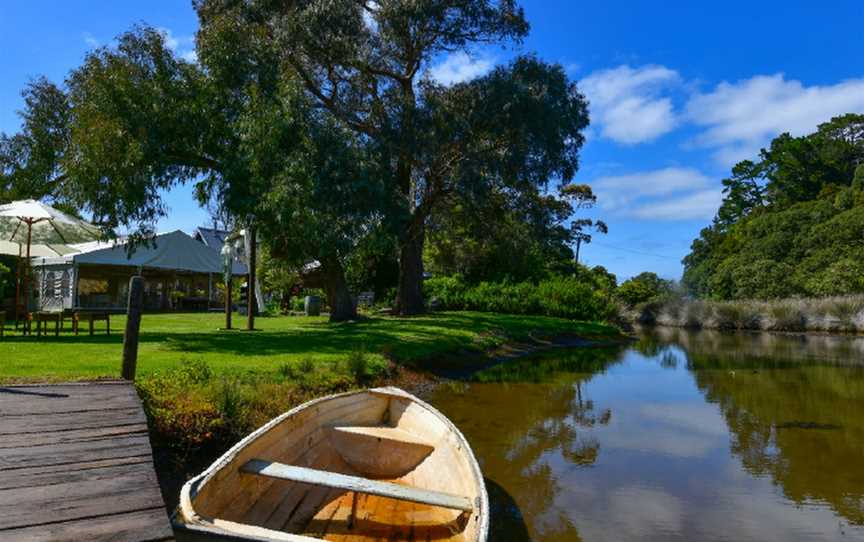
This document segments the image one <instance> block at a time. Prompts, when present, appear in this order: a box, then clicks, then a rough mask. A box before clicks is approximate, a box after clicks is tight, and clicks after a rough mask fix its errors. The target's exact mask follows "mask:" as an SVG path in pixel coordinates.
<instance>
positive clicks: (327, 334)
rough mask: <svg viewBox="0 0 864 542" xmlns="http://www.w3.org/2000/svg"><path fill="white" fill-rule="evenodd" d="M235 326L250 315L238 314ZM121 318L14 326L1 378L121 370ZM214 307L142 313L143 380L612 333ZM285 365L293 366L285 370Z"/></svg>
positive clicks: (558, 322) (75, 376) (479, 319)
mask: <svg viewBox="0 0 864 542" xmlns="http://www.w3.org/2000/svg"><path fill="white" fill-rule="evenodd" d="M234 321H235V325H237V324H239V325H245V320H244V321H241V320H240V318H237V317H236V316H235V319H234ZM125 323H126V322H125V317H124V316H122V315H118V316H116V317H114V318H113V319H112V322H111V327H112V334H111V335H110V336H106V335H105V334H104V331H101V328H100V324H101V323H97V334H96V335H94V336H92V337H91V336H89V335H87V334H86V333H83V334H81V335H78V336H75V335H73V334H72V333H71V330H70V327H71V323H70V322H68V321H67V322H66V329H65V330H64V331H63V332H62V333H61V334H60V337H54V335H53V328H52V329H51V333H49V335H48V336H42V337H35V336H32V337H23V336H21V335H20V334H18V333H15V332H13V331H10V329H9V327H8V326H7V333H6V336H5V337H3V338H2V339H0V359H2V360H3V362H2V363H0V383H7V384H8V383H10V382H26V381H31V382H32V381H52V380H80V379H93V378H104V377H113V378H116V377H118V376H119V374H120V357H121V349H122V330H123V328H124V326H125ZM223 324H224V317H223V315H221V314H218V313H209V314H208V313H181V314H146V315H144V317H143V320H142V326H141V338H140V350H139V356H138V375H139V376H140V377H147V376H148V375H151V374H153V373H157V372H164V371H166V370H170V369H172V368H175V367H177V366H178V364H179V363H180V362H181V360H195V361H201V362H204V363H206V364H207V365H208V366H209V368H210V370H211V372H212V373H213V374H214V375H218V376H248V375H259V376H265V375H268V374H269V375H275V376H278V375H280V374H282V373H284V372H286V371H288V372H290V371H291V369H290V367H291V366H292V365H293V364H298V365H299V364H303V365H307V366H308V365H309V364H312V365H314V366H316V367H323V366H336V365H338V364H339V362H343V361H345V360H347V359H348V357H349V356H350V355H351V354H352V353H354V352H357V351H362V352H364V353H365V357H366V360H367V364H368V371H369V374H370V376H375V374H376V372H377V371H379V370H383V369H384V368H385V367H386V366H387V362H388V361H395V362H397V363H411V362H415V361H417V360H422V359H424V358H429V357H432V356H435V355H439V354H445V353H453V352H459V351H463V350H477V351H481V350H485V349H488V348H491V347H494V346H497V345H499V344H501V343H504V342H507V341H520V340H524V339H526V338H528V337H529V336H531V335H541V336H543V335H545V336H554V335H562V334H572V335H609V334H612V333H615V331H614V330H613V329H612V328H609V327H606V326H604V325H602V324H594V323H584V322H574V321H572V320H565V319H560V318H550V317H544V316H525V315H503V314H491V313H480V312H442V313H434V314H430V315H426V316H421V317H415V318H407V319H405V318H393V317H378V316H374V317H370V318H368V319H364V320H361V321H358V322H351V323H344V324H330V323H328V322H327V320H326V318H324V317H320V318H317V317H299V316H298V317H291V316H284V317H283V316H280V317H271V318H257V319H256V321H255V327H256V331H254V332H247V331H243V330H239V329H235V330H231V331H224V330H220V329H219V328H220V327H221V326H222V325H223ZM286 367H289V368H288V369H286Z"/></svg>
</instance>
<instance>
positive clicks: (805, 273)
mask: <svg viewBox="0 0 864 542" xmlns="http://www.w3.org/2000/svg"><path fill="white" fill-rule="evenodd" d="M861 160H864V115H853V114H850V115H844V116H841V117H837V118H834V119H831V121H830V122H827V123H824V124H822V125H820V126H819V129H818V130H817V131H816V132H815V133H813V134H810V135H806V136H802V137H791V136H789V135H788V134H783V135H781V136H779V137H778V138H776V139H774V141H772V143H771V146H770V148H769V149H767V150H763V151H762V152H761V154H760V159H759V161H758V162H756V163H754V162H750V161H745V162H741V163H739V164H738V165H736V166H735V168H733V176H732V178H730V179H726V180H724V186H725V190H724V192H725V198H724V201H723V204H722V206H721V208H720V210H719V211H718V215H717V218H716V219H715V220H714V223H713V224H712V225H711V226H710V227H708V228H705V229H704V230H702V232H701V234H700V237H699V238H698V239H696V240H695V241H693V244H692V246H691V251H690V254H688V255H687V257H685V258H684V276H683V279H682V282H683V283H684V285H685V286H686V287H687V289H688V290H689V291H690V292H691V293H693V294H696V295H698V296H702V297H709V298H713V299H741V298H754V299H774V298H781V297H788V296H824V295H840V294H852V293H859V292H864V280H862V278H861V276H862V275H861V272H862V270H864V269H862V265H861V264H860V263H859V262H861V261H864V243H862V242H861V239H862V235H864V234H862V232H864V184H862V183H864V181H862V179H864V170H862V169H861V166H860V165H858V164H859V163H860V162H861Z"/></svg>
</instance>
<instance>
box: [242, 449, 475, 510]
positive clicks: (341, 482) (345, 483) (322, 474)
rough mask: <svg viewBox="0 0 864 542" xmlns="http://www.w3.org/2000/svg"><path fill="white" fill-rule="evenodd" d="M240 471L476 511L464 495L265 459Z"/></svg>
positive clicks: (254, 460) (256, 460) (251, 462)
mask: <svg viewBox="0 0 864 542" xmlns="http://www.w3.org/2000/svg"><path fill="white" fill-rule="evenodd" d="M240 470H241V471H242V472H245V473H247V474H257V475H259V476H267V477H269V478H276V479H279V480H288V481H291V482H299V483H302V484H311V485H316V486H324V487H331V488H335V489H345V490H347V491H353V492H354V493H355V494H356V493H363V494H367V495H377V496H379V497H387V498H390V499H397V500H400V501H408V502H414V503H419V504H428V505H431V506H439V507H441V508H449V509H451V510H460V511H462V512H471V511H472V510H474V504H473V503H472V502H471V499H469V498H468V497H465V496H462V495H453V494H452V493H443V492H440V491H431V490H429V489H420V488H416V487H411V486H404V485H400V484H394V483H391V482H380V481H378V480H370V479H368V478H360V477H359V476H349V475H347V474H340V473H337V472H328V471H322V470H316V469H309V468H306V467H297V466H295V465H285V464H284V463H276V462H273V461H265V460H263V459H252V460H251V461H248V462H247V463H246V464H245V465H243V466H242V467H241V468H240Z"/></svg>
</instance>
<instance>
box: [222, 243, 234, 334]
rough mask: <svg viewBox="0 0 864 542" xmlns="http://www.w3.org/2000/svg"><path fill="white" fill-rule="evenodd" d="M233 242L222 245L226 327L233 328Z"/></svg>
mask: <svg viewBox="0 0 864 542" xmlns="http://www.w3.org/2000/svg"><path fill="white" fill-rule="evenodd" d="M231 245H232V242H231V241H229V240H226V241H225V244H224V245H222V271H223V279H224V281H225V329H231V309H232V306H231V287H232V285H231V279H232V278H233V277H234V249H233V248H232V246H231Z"/></svg>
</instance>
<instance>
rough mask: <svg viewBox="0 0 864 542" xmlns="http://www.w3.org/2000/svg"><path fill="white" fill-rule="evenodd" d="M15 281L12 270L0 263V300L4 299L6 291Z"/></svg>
mask: <svg viewBox="0 0 864 542" xmlns="http://www.w3.org/2000/svg"><path fill="white" fill-rule="evenodd" d="M14 281H15V278H14V275H13V273H12V270H11V269H9V267H7V266H6V265H4V264H3V262H0V300H2V299H5V297H6V290H7V289H8V288H9V286H10V285H11V284H13V283H14Z"/></svg>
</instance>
